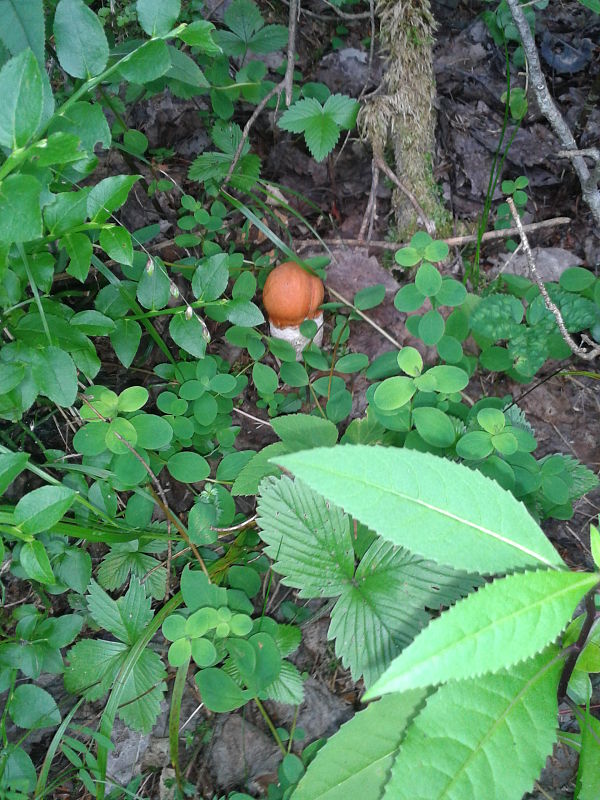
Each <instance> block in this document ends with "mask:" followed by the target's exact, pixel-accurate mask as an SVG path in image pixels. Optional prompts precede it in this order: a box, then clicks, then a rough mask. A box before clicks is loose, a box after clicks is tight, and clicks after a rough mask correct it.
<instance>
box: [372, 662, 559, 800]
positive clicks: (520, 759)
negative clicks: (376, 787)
mask: <svg viewBox="0 0 600 800" xmlns="http://www.w3.org/2000/svg"><path fill="white" fill-rule="evenodd" d="M557 653H558V649H557V648H556V647H550V648H548V649H547V650H545V651H544V652H543V653H541V654H540V655H538V656H536V657H535V658H534V659H531V660H530V661H526V662H524V663H522V664H518V665H517V666H515V667H512V668H511V669H510V670H507V671H504V672H500V673H497V674H494V675H485V676H483V677H482V678H478V679H477V680H476V681H474V680H467V681H458V682H452V683H449V684H446V685H444V686H442V687H441V688H440V689H438V691H437V692H436V693H435V694H434V695H432V696H431V697H430V698H429V700H428V702H427V705H426V707H425V708H424V710H423V711H422V712H421V713H420V714H419V716H418V717H417V718H416V719H415V721H414V722H413V724H412V725H411V726H410V728H409V729H408V731H407V733H406V738H405V740H404V742H403V743H402V745H401V747H400V751H399V753H398V757H397V758H396V761H395V762H394V765H393V766H392V770H391V777H390V780H389V782H388V784H387V785H386V788H385V792H384V795H383V800H481V798H488V797H489V798H492V797H493V798H494V800H518V798H521V797H522V796H523V794H524V792H526V791H528V790H529V789H530V788H531V787H532V785H533V782H534V780H535V779H536V778H537V777H538V775H539V774H540V772H541V770H542V768H543V766H544V763H545V761H546V757H547V756H548V755H549V754H550V752H551V750H552V745H553V743H554V741H555V739H556V730H555V729H556V715H557V712H558V704H557V700H556V689H557V685H558V681H559V678H560V673H561V670H562V666H563V661H562V659H560V658H559V657H557Z"/></svg>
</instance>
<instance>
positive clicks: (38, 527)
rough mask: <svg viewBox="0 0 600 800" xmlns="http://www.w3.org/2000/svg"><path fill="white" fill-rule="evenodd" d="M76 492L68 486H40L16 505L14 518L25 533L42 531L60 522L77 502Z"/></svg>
mask: <svg viewBox="0 0 600 800" xmlns="http://www.w3.org/2000/svg"><path fill="white" fill-rule="evenodd" d="M75 497H76V493H75V492H74V491H73V490H72V489H67V487H66V486H40V488H39V489H34V490H33V491H32V492H28V493H27V494H26V495H23V497H22V498H21V499H20V500H19V502H18V503H17V505H16V506H15V512H14V520H15V525H17V526H18V527H19V528H20V529H21V530H22V531H23V533H40V532H41V531H46V530H49V529H50V528H51V527H52V526H53V525H56V523H57V522H59V521H60V520H61V519H62V518H63V516H64V514H65V513H66V512H67V511H68V510H69V508H71V506H72V505H73V503H74V502H75Z"/></svg>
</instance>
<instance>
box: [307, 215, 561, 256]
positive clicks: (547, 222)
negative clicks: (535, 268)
mask: <svg viewBox="0 0 600 800" xmlns="http://www.w3.org/2000/svg"><path fill="white" fill-rule="evenodd" d="M570 222H571V219H570V217H554V218H553V219H543V220H541V221H540V222H531V223H529V224H528V225H523V226H522V227H523V230H524V231H526V232H528V233H529V232H532V231H537V230H540V229H542V228H554V227H555V226H556V225H568V224H569V223H570ZM518 233H519V230H518V228H504V229H502V230H499V231H488V232H487V233H484V234H483V237H482V239H481V241H482V242H490V241H495V240H498V239H507V238H508V237H509V236H514V235H515V234H518ZM440 241H442V242H446V244H447V245H448V246H449V247H457V246H460V245H463V244H470V243H471V242H476V241H477V234H468V235H466V236H451V237H450V238H449V239H440ZM319 243H322V244H325V245H330V246H332V247H372V248H374V249H377V250H397V249H398V248H399V247H406V242H384V241H381V240H380V239H375V240H373V241H365V240H364V239H362V238H361V237H359V238H358V239H321V240H320V242H318V241H316V240H315V239H297V240H296V245H297V246H298V247H315V246H317V245H318V244H319Z"/></svg>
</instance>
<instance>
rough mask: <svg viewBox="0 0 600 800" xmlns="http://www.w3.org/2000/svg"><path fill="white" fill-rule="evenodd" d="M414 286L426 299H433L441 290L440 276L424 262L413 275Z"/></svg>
mask: <svg viewBox="0 0 600 800" xmlns="http://www.w3.org/2000/svg"><path fill="white" fill-rule="evenodd" d="M415 286H416V288H417V290H418V291H419V292H421V294H424V295H425V296H426V297H434V296H435V295H436V294H437V293H438V292H439V291H440V289H441V288H442V276H441V275H440V273H439V272H438V270H437V269H436V268H435V267H434V266H433V264H430V263H429V262H428V261H424V262H423V263H422V264H421V266H420V267H419V269H418V270H417V274H416V275H415Z"/></svg>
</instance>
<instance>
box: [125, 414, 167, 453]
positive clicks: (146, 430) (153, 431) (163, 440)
mask: <svg viewBox="0 0 600 800" xmlns="http://www.w3.org/2000/svg"><path fill="white" fill-rule="evenodd" d="M130 422H131V424H132V425H133V427H134V428H135V431H136V433H137V445H138V447H147V448H148V449H150V450H164V449H165V448H166V447H168V446H169V444H170V443H171V440H172V438H173V428H172V427H171V425H169V423H168V421H167V420H166V419H165V418H164V417H159V416H157V415H156V414H138V415H137V416H135V417H132V418H131V420H130Z"/></svg>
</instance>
